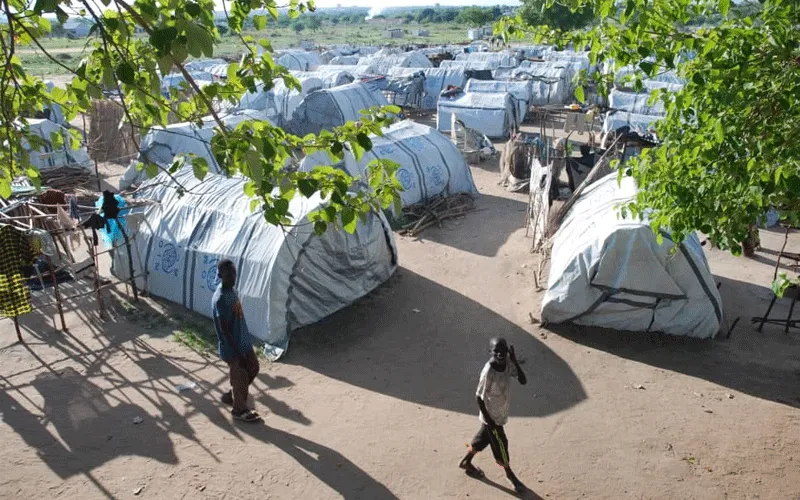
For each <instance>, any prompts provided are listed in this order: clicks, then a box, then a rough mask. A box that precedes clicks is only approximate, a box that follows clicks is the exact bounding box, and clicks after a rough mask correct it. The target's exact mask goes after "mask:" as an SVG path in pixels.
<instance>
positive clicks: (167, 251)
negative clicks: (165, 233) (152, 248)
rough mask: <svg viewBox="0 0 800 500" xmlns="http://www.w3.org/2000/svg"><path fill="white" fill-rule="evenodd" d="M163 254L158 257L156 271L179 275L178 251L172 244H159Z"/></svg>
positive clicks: (161, 242)
mask: <svg viewBox="0 0 800 500" xmlns="http://www.w3.org/2000/svg"><path fill="white" fill-rule="evenodd" d="M158 247H159V248H160V249H161V253H159V254H158V255H156V265H155V268H156V271H161V272H162V273H164V274H174V275H175V276H177V275H178V260H179V259H178V250H177V248H175V245H173V244H172V243H164V242H163V241H159V242H158Z"/></svg>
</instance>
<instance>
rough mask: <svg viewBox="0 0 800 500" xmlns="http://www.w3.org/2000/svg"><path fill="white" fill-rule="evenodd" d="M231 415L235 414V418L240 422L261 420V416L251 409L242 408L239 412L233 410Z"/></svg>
mask: <svg viewBox="0 0 800 500" xmlns="http://www.w3.org/2000/svg"><path fill="white" fill-rule="evenodd" d="M231 415H233V419H234V420H238V421H240V422H247V423H255V422H260V421H261V416H260V415H259V414H258V413H256V412H254V411H253V410H250V409H247V410H242V411H241V412H239V413H234V412H231Z"/></svg>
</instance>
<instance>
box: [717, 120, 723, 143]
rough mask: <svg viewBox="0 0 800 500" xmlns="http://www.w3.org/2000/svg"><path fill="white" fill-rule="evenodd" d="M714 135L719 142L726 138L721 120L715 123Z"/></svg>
mask: <svg viewBox="0 0 800 500" xmlns="http://www.w3.org/2000/svg"><path fill="white" fill-rule="evenodd" d="M714 136H715V137H716V139H717V142H718V143H722V142H723V141H724V140H725V131H724V130H723V128H722V122H721V121H719V120H717V121H716V123H714Z"/></svg>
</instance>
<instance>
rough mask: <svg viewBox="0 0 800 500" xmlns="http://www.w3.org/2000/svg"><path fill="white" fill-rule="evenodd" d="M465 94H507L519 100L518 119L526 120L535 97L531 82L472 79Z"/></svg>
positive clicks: (465, 89)
mask: <svg viewBox="0 0 800 500" xmlns="http://www.w3.org/2000/svg"><path fill="white" fill-rule="evenodd" d="M464 91H465V92H475V93H484V94H487V93H488V94H496V93H503V92H507V93H509V94H511V95H513V96H514V99H516V100H517V117H518V119H519V120H520V121H523V120H525V115H527V114H528V104H529V103H530V102H531V98H532V97H533V83H532V82H531V81H530V80H521V81H512V82H503V81H497V80H475V79H474V78H471V79H470V80H469V81H468V82H467V86H466V87H465V88H464Z"/></svg>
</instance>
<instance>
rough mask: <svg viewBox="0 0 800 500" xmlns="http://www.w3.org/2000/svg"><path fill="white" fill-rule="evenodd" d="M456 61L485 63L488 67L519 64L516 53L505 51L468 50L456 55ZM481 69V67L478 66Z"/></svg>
mask: <svg viewBox="0 0 800 500" xmlns="http://www.w3.org/2000/svg"><path fill="white" fill-rule="evenodd" d="M456 61H457V62H462V61H463V62H466V63H467V64H470V63H479V64H480V63H485V64H486V65H488V66H489V68H488V69H498V68H516V67H517V65H518V64H519V61H518V60H517V57H516V55H514V54H509V53H507V52H470V53H468V54H464V53H461V54H458V55H456ZM480 69H483V68H480Z"/></svg>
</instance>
